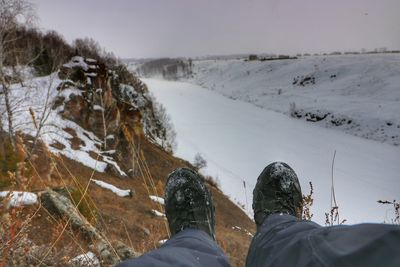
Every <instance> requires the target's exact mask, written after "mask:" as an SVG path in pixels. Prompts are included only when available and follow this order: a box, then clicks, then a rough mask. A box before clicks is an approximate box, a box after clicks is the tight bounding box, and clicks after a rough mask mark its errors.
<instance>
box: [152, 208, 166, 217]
mask: <svg viewBox="0 0 400 267" xmlns="http://www.w3.org/2000/svg"><path fill="white" fill-rule="evenodd" d="M151 213H153V214H154V215H156V216H157V217H165V214H164V213H162V212H159V211H158V210H151Z"/></svg>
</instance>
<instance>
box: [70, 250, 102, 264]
mask: <svg viewBox="0 0 400 267" xmlns="http://www.w3.org/2000/svg"><path fill="white" fill-rule="evenodd" d="M68 263H69V264H70V265H72V266H88V267H89V266H90V267H100V261H99V259H98V258H97V257H96V255H95V254H94V253H93V252H91V251H89V252H87V253H85V254H81V255H78V256H76V257H75V258H73V259H71V260H70V261H69V262H68Z"/></svg>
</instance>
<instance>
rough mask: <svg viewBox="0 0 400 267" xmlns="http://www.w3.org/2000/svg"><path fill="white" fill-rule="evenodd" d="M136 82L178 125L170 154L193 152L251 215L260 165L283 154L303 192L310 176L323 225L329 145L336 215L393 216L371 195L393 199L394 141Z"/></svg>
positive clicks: (397, 176) (397, 181) (399, 175)
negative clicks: (379, 141) (359, 134)
mask: <svg viewBox="0 0 400 267" xmlns="http://www.w3.org/2000/svg"><path fill="white" fill-rule="evenodd" d="M143 81H144V82H145V83H146V84H147V85H148V87H149V89H150V91H151V92H152V93H153V94H154V96H155V97H156V99H157V100H158V101H159V102H160V103H162V104H163V105H164V106H165V107H166V110H167V112H168V114H169V115H170V116H171V119H172V122H173V124H174V126H175V130H176V132H177V143H178V146H177V149H176V152H175V155H176V156H178V157H181V158H184V159H186V160H188V161H191V162H193V158H194V156H195V154H196V153H200V154H201V155H202V156H203V157H204V158H205V159H206V160H207V163H208V165H207V167H206V168H204V169H203V170H202V173H203V174H206V175H211V176H213V177H214V178H215V179H216V180H217V181H218V182H219V184H220V188H221V190H222V191H223V192H224V193H225V194H226V195H228V196H229V197H230V198H231V199H232V200H234V201H236V202H240V203H241V204H243V205H244V209H245V210H246V211H247V213H248V214H249V215H250V216H251V215H252V211H251V202H252V191H253V187H254V185H255V183H256V180H257V177H258V175H259V174H260V172H261V171H262V170H263V168H264V167H265V166H266V165H267V164H269V163H271V162H273V161H284V162H287V163H288V164H289V165H290V166H291V167H292V168H293V169H294V170H295V171H296V173H297V175H298V177H299V179H300V182H301V185H302V188H303V193H308V191H309V185H308V182H309V181H311V182H312V183H313V185H314V199H315V200H314V206H313V208H312V211H313V213H314V218H313V219H315V221H317V222H318V223H321V224H323V223H324V221H325V216H324V213H325V212H328V211H329V210H330V188H331V164H332V157H333V153H334V151H335V150H336V159H335V165H334V183H335V191H336V199H337V202H338V204H339V207H340V208H339V211H340V216H341V218H343V219H347V222H348V223H359V222H383V221H385V220H386V221H387V220H390V218H393V214H392V212H391V207H390V206H382V205H381V204H378V203H377V200H379V199H385V200H393V199H397V200H399V199H400V149H399V148H398V147H394V146H390V145H386V144H381V143H378V142H374V141H369V140H365V139H361V138H358V137H354V136H351V135H347V134H344V133H341V132H338V131H333V130H329V129H325V128H321V127H317V126H314V125H311V124H309V123H304V122H302V121H299V120H295V119H292V118H289V117H287V116H285V115H282V114H279V113H276V112H272V111H268V110H265V109H260V108H257V107H255V106H253V105H251V104H248V103H244V102H241V101H235V100H232V99H229V98H227V97H224V96H221V95H219V94H217V93H215V92H213V91H209V90H206V89H203V88H201V87H199V86H196V85H192V84H188V83H183V82H170V81H162V80H154V79H144V80H143ZM244 181H245V184H246V189H245V187H244Z"/></svg>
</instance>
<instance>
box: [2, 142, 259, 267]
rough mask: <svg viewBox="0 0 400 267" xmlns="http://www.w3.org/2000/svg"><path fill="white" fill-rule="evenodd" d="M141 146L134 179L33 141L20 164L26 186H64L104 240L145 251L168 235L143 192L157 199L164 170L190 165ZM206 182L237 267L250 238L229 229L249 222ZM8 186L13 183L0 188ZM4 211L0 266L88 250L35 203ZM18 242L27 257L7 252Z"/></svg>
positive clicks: (222, 240)
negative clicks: (121, 193) (124, 194)
mask: <svg viewBox="0 0 400 267" xmlns="http://www.w3.org/2000/svg"><path fill="white" fill-rule="evenodd" d="M27 140H28V139H26V141H27ZM27 145H28V144H27ZM141 149H142V151H143V153H141V155H140V159H141V163H140V166H141V169H142V173H138V174H137V176H136V177H134V178H124V179H120V178H117V177H113V176H112V175H110V174H106V173H96V172H93V170H92V169H90V168H87V167H85V166H83V165H81V164H79V163H77V162H75V161H72V160H70V159H68V158H65V157H62V156H61V157H55V156H54V155H51V154H50V153H48V152H47V149H46V148H45V146H43V144H40V143H39V144H38V147H37V149H36V153H37V155H36V156H35V157H32V160H31V161H30V162H26V164H25V165H27V166H30V170H29V172H30V173H31V175H30V177H29V182H28V183H27V184H28V185H29V186H27V187H26V190H27V191H40V190H43V189H45V188H46V187H51V188H60V187H62V188H70V189H71V190H70V191H69V194H70V198H71V199H72V200H73V201H74V203H75V204H76V205H77V208H78V210H79V211H80V212H81V213H82V214H83V215H84V216H85V217H86V218H88V219H89V220H90V221H91V222H92V223H93V224H95V225H96V227H97V229H98V230H99V231H100V232H101V234H102V235H103V236H105V238H106V239H107V240H108V241H109V242H110V244H114V243H115V242H116V241H117V240H120V241H122V242H123V243H125V244H128V245H130V246H132V247H133V248H134V249H135V250H136V251H138V252H142V253H144V252H147V251H149V250H152V249H154V248H156V247H158V246H159V241H160V240H163V239H167V238H168V235H169V233H168V231H167V229H166V220H165V219H163V218H160V217H156V216H154V215H153V214H151V213H150V210H152V209H157V210H160V211H163V207H160V205H159V204H157V203H155V202H153V201H151V200H150V199H149V193H150V194H152V195H158V196H161V197H162V196H163V194H164V192H163V190H164V184H165V178H166V177H167V176H168V174H169V173H170V172H172V171H173V170H174V169H176V168H178V167H184V166H189V167H190V164H189V163H187V162H185V161H183V160H180V159H177V158H174V157H172V156H171V155H170V154H168V153H167V152H164V151H163V150H162V149H161V148H159V147H157V146H155V145H153V144H151V143H148V142H147V141H146V140H145V139H143V140H141ZM91 177H93V178H95V179H100V180H103V181H105V182H109V183H111V184H114V185H115V186H117V187H119V188H124V189H133V190H134V194H133V198H121V197H118V196H116V195H115V194H114V193H112V192H111V191H109V190H105V189H103V188H101V187H99V186H97V185H95V184H94V183H90V178H91ZM150 179H151V180H150ZM208 184H209V187H210V190H211V191H212V194H213V198H214V202H215V205H216V210H217V212H216V231H217V240H218V243H219V244H220V245H221V247H222V248H223V249H224V250H225V251H226V253H227V255H228V257H229V258H230V260H231V262H232V265H233V266H243V265H244V262H245V257H246V255H247V249H248V246H249V244H250V241H251V237H250V236H249V235H248V234H247V233H246V232H245V231H233V230H232V227H234V226H239V227H240V228H242V229H246V230H248V231H250V232H252V233H254V231H255V226H254V223H253V222H252V221H251V220H250V219H249V218H248V217H247V216H246V215H245V214H244V213H243V212H242V211H241V210H240V208H238V207H237V206H236V205H234V204H233V203H232V202H230V201H229V200H228V199H227V197H225V196H224V195H223V194H222V193H221V192H220V190H219V189H218V188H217V187H216V185H215V184H213V183H212V182H211V183H210V181H208ZM86 187H87V191H86V192H85V188H86ZM13 188H15V187H14V186H13V185H6V186H5V187H4V189H13ZM77 203H80V204H79V205H78V204H77ZM5 213H10V214H7V215H4V216H2V219H1V222H2V231H3V232H2V236H3V240H2V244H1V245H2V246H4V249H3V250H2V251H3V253H2V255H4V263H5V264H3V266H7V264H10V263H11V262H12V261H14V262H16V261H17V260H19V262H21V263H24V264H25V263H28V262H29V264H38V263H40V262H41V264H42V266H46V265H48V264H49V263H51V262H53V263H54V262H56V263H58V265H59V266H63V265H65V264H66V262H68V260H69V259H71V258H73V257H75V256H77V255H79V254H82V253H86V252H87V251H88V250H91V249H90V245H91V244H92V240H88V239H87V237H85V236H82V235H81V233H79V232H78V231H76V229H72V227H71V225H70V223H69V222H68V220H67V219H66V218H59V217H56V216H55V215H53V214H50V213H49V212H48V211H47V210H46V209H45V208H43V207H42V206H41V205H39V206H32V207H25V208H22V209H18V210H17V209H9V210H3V213H2V214H5ZM6 218H9V223H6V222H7V220H6ZM26 218H30V219H29V220H27V219H26ZM24 222H28V223H24ZM16 236H17V237H18V238H16ZM18 244H25V246H26V247H33V248H34V249H32V250H29V251H30V252H29V251H28V252H27V253H26V255H30V256H29V257H25V256H24V257H22V254H21V255H20V256H18V255H19V254H18V255H15V254H14V253H11V252H10V251H21V250H23V249H22V247H23V246H22V245H18ZM7 254H8V255H7ZM0 266H1V265H0Z"/></svg>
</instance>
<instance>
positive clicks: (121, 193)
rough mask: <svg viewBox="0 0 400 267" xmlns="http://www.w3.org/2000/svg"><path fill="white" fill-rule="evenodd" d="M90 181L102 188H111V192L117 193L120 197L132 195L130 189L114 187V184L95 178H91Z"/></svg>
mask: <svg viewBox="0 0 400 267" xmlns="http://www.w3.org/2000/svg"><path fill="white" fill-rule="evenodd" d="M92 181H93V182H94V183H95V184H97V185H98V186H100V187H102V188H105V189H108V190H111V191H112V192H113V193H115V194H116V195H118V196H120V197H131V196H132V190H130V189H126V190H124V189H120V188H118V187H116V186H115V185H112V184H109V183H106V182H104V181H100V180H96V179H92Z"/></svg>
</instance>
